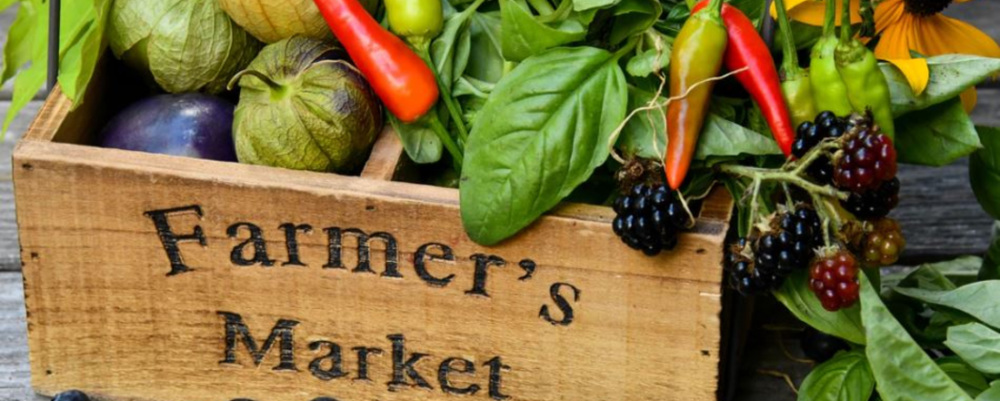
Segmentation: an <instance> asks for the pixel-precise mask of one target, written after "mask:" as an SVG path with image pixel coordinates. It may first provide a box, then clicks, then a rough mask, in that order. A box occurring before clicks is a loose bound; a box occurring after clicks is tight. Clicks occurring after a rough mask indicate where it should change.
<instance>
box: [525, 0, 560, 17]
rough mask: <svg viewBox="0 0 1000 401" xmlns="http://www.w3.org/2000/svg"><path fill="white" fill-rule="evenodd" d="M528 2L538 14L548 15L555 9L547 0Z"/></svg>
mask: <svg viewBox="0 0 1000 401" xmlns="http://www.w3.org/2000/svg"><path fill="white" fill-rule="evenodd" d="M568 2H569V1H564V3H568ZM528 3H531V7H532V8H534V9H535V11H538V14H539V15H549V14H552V13H554V12H555V11H556V10H555V9H554V8H552V5H551V4H549V0H528Z"/></svg>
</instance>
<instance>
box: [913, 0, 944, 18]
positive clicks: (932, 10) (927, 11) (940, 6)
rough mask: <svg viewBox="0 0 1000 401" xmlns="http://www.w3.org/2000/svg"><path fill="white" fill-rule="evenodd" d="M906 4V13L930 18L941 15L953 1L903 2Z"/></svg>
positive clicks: (926, 0) (918, 0) (921, 0)
mask: <svg viewBox="0 0 1000 401" xmlns="http://www.w3.org/2000/svg"><path fill="white" fill-rule="evenodd" d="M903 3H904V4H906V12H907V13H910V14H913V15H917V16H920V17H928V16H931V15H934V14H937V13H940V12H941V11H943V10H944V9H945V8H948V5H949V4H951V0H903Z"/></svg>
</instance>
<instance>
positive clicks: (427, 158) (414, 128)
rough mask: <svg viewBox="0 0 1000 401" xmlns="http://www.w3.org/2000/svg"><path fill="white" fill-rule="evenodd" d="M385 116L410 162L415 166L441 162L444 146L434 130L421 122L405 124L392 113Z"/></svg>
mask: <svg viewBox="0 0 1000 401" xmlns="http://www.w3.org/2000/svg"><path fill="white" fill-rule="evenodd" d="M385 115H386V116H387V117H388V118H389V124H391V125H392V130H393V131H396V135H399V140H400V142H402V143H403V149H404V150H406V155H407V156H410V160H413V162H414V163H417V164H431V163H437V162H438V161H439V160H441V153H442V152H443V150H444V144H442V143H441V138H438V136H437V134H436V133H435V132H434V130H433V129H432V128H431V127H430V126H428V125H427V124H426V123H424V122H422V121H423V120H420V121H416V122H414V123H412V124H405V123H403V122H402V121H399V119H397V118H396V116H394V115H392V113H385Z"/></svg>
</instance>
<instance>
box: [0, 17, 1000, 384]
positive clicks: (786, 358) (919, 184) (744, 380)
mask: <svg viewBox="0 0 1000 401" xmlns="http://www.w3.org/2000/svg"><path fill="white" fill-rule="evenodd" d="M947 14H951V15H953V16H956V17H958V18H961V19H963V20H965V21H968V22H970V23H972V24H974V25H976V26H978V27H980V28H981V29H983V30H984V31H985V32H987V33H988V34H989V35H990V36H991V37H993V38H994V39H997V40H998V41H1000V18H997V16H1000V0H979V1H975V2H970V3H964V4H956V5H953V6H952V7H951V8H949V9H948V10H947ZM13 16H14V15H13V13H11V12H10V11H8V12H5V13H0V30H2V31H3V32H2V33H0V42H5V41H6V29H7V27H8V26H9V25H10V23H11V21H12V20H13ZM992 86H993V88H986V89H982V90H980V92H979V106H978V107H977V108H976V111H975V113H974V114H973V119H974V120H975V121H976V123H977V124H985V125H992V126H1000V88H997V85H992ZM9 100H10V90H9V86H8V87H7V88H4V89H3V90H0V115H6V113H7V109H8V106H9ZM39 107H41V101H40V100H36V101H33V102H31V103H30V104H29V105H28V107H26V108H25V109H24V110H23V111H22V112H21V113H20V115H19V116H18V118H17V119H16V120H15V121H14V123H13V124H12V125H11V127H10V130H9V131H8V132H7V134H6V136H5V137H4V139H3V141H2V143H0V401H15V400H16V401H28V400H31V401H40V400H44V399H45V398H43V397H40V396H35V395H34V394H33V392H32V391H31V389H30V387H29V380H30V373H29V370H28V349H27V343H26V331H25V321H24V313H25V312H24V299H23V298H24V295H23V291H22V288H21V273H20V268H21V265H20V255H19V250H18V242H17V226H16V221H15V216H14V197H13V184H12V182H11V166H10V160H11V151H12V150H13V147H14V144H15V143H16V142H17V140H18V138H19V137H20V136H21V134H22V133H23V132H24V130H25V129H26V128H27V126H28V124H29V123H30V121H31V119H32V117H33V116H34V114H35V113H37V111H38V109H39ZM899 176H900V180H901V181H902V193H901V202H900V206H899V208H898V209H897V210H895V211H894V212H893V214H892V216H893V217H895V218H896V219H898V220H899V221H900V222H901V224H902V225H903V229H904V234H905V235H906V239H907V243H908V246H907V250H906V253H905V255H904V260H903V263H905V264H908V265H916V264H919V263H923V262H927V261H937V260H944V259H949V258H953V257H955V256H959V255H966V254H981V253H982V252H984V251H985V249H986V247H987V246H988V244H989V241H990V231H991V226H992V220H991V218H990V217H989V216H987V215H986V214H985V213H984V212H983V211H982V209H981V208H980V207H979V205H978V203H976V199H975V197H974V196H973V194H972V189H971V188H970V187H969V181H968V161H967V160H965V159H963V160H960V161H958V162H956V163H955V164H953V165H950V166H947V167H944V168H928V167H917V166H903V167H902V168H901V170H900V173H899ZM756 310H757V313H756V314H755V315H754V320H753V325H752V328H751V331H750V334H749V338H748V341H749V342H750V343H751V344H753V346H751V347H748V350H747V352H746V354H744V355H743V358H742V359H741V361H740V365H739V366H740V367H739V379H738V384H737V386H736V388H735V393H736V394H737V395H736V397H735V400H740V401H765V400H766V401H786V400H795V397H796V396H795V393H794V392H793V390H792V389H791V388H790V387H789V386H788V384H786V382H785V380H784V379H783V378H780V377H779V376H778V374H787V375H788V376H789V377H790V378H791V380H792V382H793V383H794V384H795V385H796V386H797V385H798V384H799V383H801V382H802V379H804V378H805V375H806V374H808V372H809V369H810V368H811V367H810V365H808V364H804V363H800V362H796V361H795V360H794V359H793V358H790V356H793V357H801V352H800V351H799V345H798V341H797V340H796V338H795V332H794V331H783V330H780V329H782V328H794V327H802V326H801V324H800V323H798V322H797V321H796V320H795V318H794V317H792V316H790V315H789V314H788V313H787V312H786V311H784V309H783V308H782V307H781V306H780V305H777V304H776V303H775V301H773V300H772V299H767V298H762V299H759V300H758V301H757V305H756ZM786 351H787V353H790V354H791V355H787V354H786Z"/></svg>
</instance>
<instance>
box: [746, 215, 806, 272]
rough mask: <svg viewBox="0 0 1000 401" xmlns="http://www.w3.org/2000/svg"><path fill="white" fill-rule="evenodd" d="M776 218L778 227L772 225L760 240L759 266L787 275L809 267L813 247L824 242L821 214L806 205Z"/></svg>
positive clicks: (758, 248)
mask: <svg viewBox="0 0 1000 401" xmlns="http://www.w3.org/2000/svg"><path fill="white" fill-rule="evenodd" d="M776 218H777V224H776V225H777V227H772V230H771V231H770V232H768V233H765V234H763V235H761V237H760V239H758V240H757V244H756V248H755V249H754V253H755V254H756V255H757V258H756V260H755V261H754V262H755V264H756V265H757V267H758V268H763V269H765V270H767V271H773V272H775V273H776V274H778V275H779V276H781V277H787V276H788V275H789V274H791V273H792V272H794V271H796V270H799V269H804V268H806V266H807V265H808V264H809V261H810V260H812V256H813V249H814V248H816V247H818V246H820V245H821V244H822V243H823V230H822V228H821V227H822V225H821V222H820V220H819V215H817V214H816V211H814V210H812V209H811V208H808V207H806V206H799V207H797V208H796V209H795V210H794V211H790V212H784V213H781V214H779V215H777V217H776ZM772 225H774V224H773V223H772Z"/></svg>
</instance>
